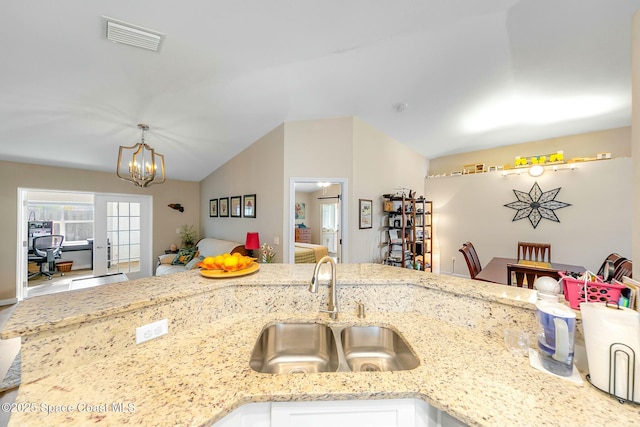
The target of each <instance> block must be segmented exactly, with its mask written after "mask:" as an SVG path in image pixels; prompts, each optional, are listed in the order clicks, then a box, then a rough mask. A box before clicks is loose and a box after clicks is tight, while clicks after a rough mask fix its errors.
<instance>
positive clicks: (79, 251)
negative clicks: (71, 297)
mask: <svg viewBox="0 0 640 427" xmlns="http://www.w3.org/2000/svg"><path fill="white" fill-rule="evenodd" d="M114 197H116V198H117V201H118V202H123V203H124V202H126V203H129V204H130V206H133V209H132V210H131V213H133V214H132V215H129V213H128V215H127V216H126V217H125V216H124V211H117V212H118V215H116V216H114V215H107V213H106V212H107V211H106V209H107V207H106V206H107V202H108V201H112V199H113V198H114ZM18 198H19V204H18V206H19V209H18V210H19V211H18V244H17V251H18V255H17V259H18V263H17V266H16V269H17V271H16V278H17V280H16V281H17V283H16V295H17V299H18V301H21V300H23V299H25V298H29V297H33V296H37V295H46V294H51V293H58V292H65V291H68V290H69V289H70V287H71V281H72V280H76V279H86V278H90V277H95V276H97V275H104V274H112V273H114V272H120V271H122V270H123V266H125V265H127V264H126V263H125V262H120V261H124V260H125V256H123V254H124V255H126V261H131V263H129V267H131V266H133V267H134V268H133V270H132V271H126V272H125V274H126V275H127V277H128V278H129V279H135V278H138V277H145V276H150V275H151V270H152V267H151V264H152V263H151V261H152V254H151V251H152V250H151V248H152V237H151V220H152V214H151V209H152V203H151V202H152V198H151V196H129V195H104V194H96V193H88V192H77V191H52V190H39V189H23V188H19V189H18ZM103 205H104V208H102V210H101V206H103ZM136 205H137V207H136ZM112 211H113V209H112ZM136 212H137V214H136ZM121 213H122V215H121ZM43 224H44V225H46V227H44V228H43V227H42V225H43ZM114 226H115V227H116V229H115V230H114V229H113V227H114ZM38 227H40V228H38ZM123 227H124V228H125V229H124V230H123ZM107 229H110V230H111V233H112V234H111V235H110V236H109V245H106V246H108V249H107V247H106V246H105V249H107V250H105V251H103V252H104V258H103V257H102V256H101V255H102V252H101V249H102V248H98V246H102V243H101V242H102V238H101V237H100V236H103V235H104V236H105V237H104V239H103V240H104V241H105V242H106V241H107V237H106V233H107V231H106V230H107ZM124 231H126V232H127V233H128V235H127V236H124V233H123V232H124ZM38 233H39V234H42V233H44V234H60V235H63V236H64V241H63V248H62V252H61V253H60V254H59V257H56V258H55V260H53V261H52V262H51V263H46V264H45V266H44V267H40V266H39V265H37V264H36V263H34V262H33V258H34V256H33V254H32V253H31V252H32V248H31V247H30V246H31V242H32V241H33V237H34V236H35V235H36V234H38ZM112 241H113V242H114V243H116V244H117V245H118V246H117V247H116V246H113V247H111V246H112V245H111V242H112ZM121 241H124V242H126V244H127V247H126V248H122V245H121V244H120V242H121ZM111 249H113V251H112V250H111ZM108 254H110V256H108ZM114 256H117V258H114ZM36 262H37V260H36ZM62 267H65V268H62ZM40 270H44V271H45V272H46V273H45V274H42V273H40ZM134 270H135V271H134ZM49 272H51V273H53V274H52V275H51V276H49V274H48V273H49Z"/></svg>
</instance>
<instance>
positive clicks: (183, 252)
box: [171, 248, 196, 265]
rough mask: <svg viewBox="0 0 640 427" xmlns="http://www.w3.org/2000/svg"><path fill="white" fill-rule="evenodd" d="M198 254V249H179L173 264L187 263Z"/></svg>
mask: <svg viewBox="0 0 640 427" xmlns="http://www.w3.org/2000/svg"><path fill="white" fill-rule="evenodd" d="M195 255H196V249H195V248H193V249H189V248H184V249H180V250H179V251H178V254H177V255H176V257H175V258H174V259H173V262H172V263H171V264H173V265H186V264H187V263H188V262H189V261H191V260H192V259H193V257H194V256H195Z"/></svg>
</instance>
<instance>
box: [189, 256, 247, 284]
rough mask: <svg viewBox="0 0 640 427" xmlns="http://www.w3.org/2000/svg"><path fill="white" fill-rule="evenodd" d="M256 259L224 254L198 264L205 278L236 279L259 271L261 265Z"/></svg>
mask: <svg viewBox="0 0 640 427" xmlns="http://www.w3.org/2000/svg"><path fill="white" fill-rule="evenodd" d="M255 261H256V258H252V257H250V256H246V255H242V254H240V253H237V252H236V253H233V254H230V253H224V254H220V255H216V256H208V257H206V258H204V259H203V260H202V261H200V262H199V263H198V264H196V265H197V266H198V267H200V274H201V275H202V276H204V277H220V278H221V277H234V276H242V275H245V274H250V273H253V272H255V271H258V269H259V268H260V264H258V263H256V262H255Z"/></svg>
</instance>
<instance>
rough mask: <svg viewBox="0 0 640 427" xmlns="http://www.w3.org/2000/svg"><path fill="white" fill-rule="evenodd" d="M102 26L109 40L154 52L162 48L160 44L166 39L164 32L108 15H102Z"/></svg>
mask: <svg viewBox="0 0 640 427" xmlns="http://www.w3.org/2000/svg"><path fill="white" fill-rule="evenodd" d="M102 27H103V31H104V35H105V36H106V37H107V40H110V41H112V42H115V43H122V44H128V45H129V46H135V47H139V48H142V49H147V50H152V51H154V52H157V51H159V50H160V46H161V45H162V42H163V41H164V34H163V33H160V32H158V31H154V30H150V29H148V28H143V27H139V26H137V25H132V24H129V23H127V22H123V21H118V20H117V19H113V18H109V17H107V16H103V17H102Z"/></svg>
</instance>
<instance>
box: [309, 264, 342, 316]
mask: <svg viewBox="0 0 640 427" xmlns="http://www.w3.org/2000/svg"><path fill="white" fill-rule="evenodd" d="M324 263H328V264H329V265H330V266H331V281H330V282H329V292H330V293H329V304H328V305H329V307H328V310H323V309H320V311H321V312H323V313H329V314H330V315H331V318H332V319H333V320H336V318H337V317H338V292H337V290H336V262H335V261H334V260H333V258H331V257H330V256H323V257H322V258H320V260H319V261H318V262H317V263H316V268H315V269H314V270H313V276H312V277H311V284H310V285H309V292H312V293H314V294H315V293H316V292H318V272H319V271H320V267H321V266H322V264H324Z"/></svg>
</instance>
